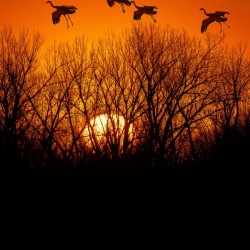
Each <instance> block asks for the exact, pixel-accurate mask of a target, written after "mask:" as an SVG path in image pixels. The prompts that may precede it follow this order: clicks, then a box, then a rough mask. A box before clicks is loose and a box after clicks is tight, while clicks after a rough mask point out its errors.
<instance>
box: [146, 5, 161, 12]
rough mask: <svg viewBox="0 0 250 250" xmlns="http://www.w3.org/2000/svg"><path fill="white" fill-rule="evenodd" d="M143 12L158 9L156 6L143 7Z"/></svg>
mask: <svg viewBox="0 0 250 250" xmlns="http://www.w3.org/2000/svg"><path fill="white" fill-rule="evenodd" d="M143 9H144V10H147V11H153V10H154V9H158V8H157V7H156V6H143Z"/></svg>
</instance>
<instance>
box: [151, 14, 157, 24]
mask: <svg viewBox="0 0 250 250" xmlns="http://www.w3.org/2000/svg"><path fill="white" fill-rule="evenodd" d="M150 16H151V17H152V19H153V21H154V22H155V23H156V22H157V21H156V19H155V18H154V16H153V15H150Z"/></svg>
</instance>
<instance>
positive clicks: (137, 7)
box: [131, 1, 141, 10]
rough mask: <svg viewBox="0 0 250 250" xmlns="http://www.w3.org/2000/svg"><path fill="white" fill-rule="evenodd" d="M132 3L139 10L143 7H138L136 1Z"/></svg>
mask: <svg viewBox="0 0 250 250" xmlns="http://www.w3.org/2000/svg"><path fill="white" fill-rule="evenodd" d="M131 3H133V4H134V6H135V8H137V9H138V10H139V9H140V8H141V7H139V6H137V5H136V4H135V2H134V1H131Z"/></svg>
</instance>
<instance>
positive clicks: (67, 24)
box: [64, 15, 69, 29]
mask: <svg viewBox="0 0 250 250" xmlns="http://www.w3.org/2000/svg"><path fill="white" fill-rule="evenodd" d="M64 17H65V19H66V22H67V29H68V28H69V22H68V18H67V15H64Z"/></svg>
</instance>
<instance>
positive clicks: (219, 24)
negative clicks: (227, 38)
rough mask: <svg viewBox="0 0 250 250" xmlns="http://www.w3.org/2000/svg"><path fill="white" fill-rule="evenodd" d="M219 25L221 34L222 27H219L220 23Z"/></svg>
mask: <svg viewBox="0 0 250 250" xmlns="http://www.w3.org/2000/svg"><path fill="white" fill-rule="evenodd" d="M219 25H220V32H222V25H221V23H219Z"/></svg>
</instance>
